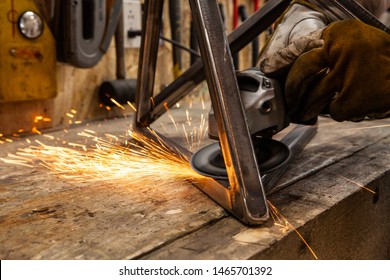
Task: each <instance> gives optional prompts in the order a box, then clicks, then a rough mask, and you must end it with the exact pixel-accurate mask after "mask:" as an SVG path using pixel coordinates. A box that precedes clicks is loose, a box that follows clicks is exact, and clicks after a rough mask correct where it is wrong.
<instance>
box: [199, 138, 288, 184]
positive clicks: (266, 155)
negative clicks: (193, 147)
mask: <svg viewBox="0 0 390 280" xmlns="http://www.w3.org/2000/svg"><path fill="white" fill-rule="evenodd" d="M253 145H254V149H255V154H256V159H257V164H258V167H259V171H260V174H265V173H268V172H270V171H272V170H275V169H277V168H279V167H281V166H282V165H283V164H285V163H286V162H287V161H288V159H289V157H290V150H289V148H288V147H287V146H286V145H284V144H283V143H281V142H279V141H276V140H273V139H269V138H260V137H259V138H255V139H254V141H253ZM191 166H192V168H193V169H194V170H195V171H196V172H198V173H199V174H202V175H204V176H207V177H211V178H214V179H220V180H227V179H228V175H227V171H226V167H225V162H224V159H223V156H222V152H221V148H220V145H219V143H218V142H216V143H214V144H211V145H208V146H206V147H203V148H202V149H200V150H198V151H197V152H196V153H194V154H193V156H192V157H191Z"/></svg>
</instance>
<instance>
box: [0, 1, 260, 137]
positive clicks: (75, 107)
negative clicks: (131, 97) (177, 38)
mask: <svg viewBox="0 0 390 280" xmlns="http://www.w3.org/2000/svg"><path fill="white" fill-rule="evenodd" d="M35 2H36V3H37V5H38V6H40V8H41V9H42V7H43V9H44V8H45V7H48V6H47V5H48V4H47V3H48V2H50V1H46V0H35ZM234 2H236V3H237V5H242V4H243V5H245V6H246V8H247V11H248V14H249V15H250V14H252V12H253V11H254V8H255V3H256V2H257V1H252V0H239V1H233V0H223V1H220V3H221V4H222V6H223V11H224V13H225V23H226V29H227V32H230V31H231V30H232V29H233V7H234ZM258 2H259V5H260V6H261V5H263V3H264V2H265V0H261V1H258ZM108 3H109V1H108ZM181 9H182V14H181V34H182V35H181V36H182V44H184V45H186V46H188V45H189V38H190V18H191V14H190V10H189V5H188V2H187V1H181ZM43 12H44V13H45V12H47V11H43ZM168 18H169V11H168V1H165V6H164V20H163V25H164V30H163V33H164V36H166V37H168V38H170V28H169V20H168ZM138 53H139V50H138V49H126V50H125V67H126V75H127V78H136V76H137V66H138V65H137V64H138ZM171 53H172V45H171V44H170V43H167V42H162V44H161V47H160V50H159V59H158V65H157V69H158V70H157V77H156V91H158V90H159V89H160V88H162V87H164V85H166V84H168V83H169V82H170V81H172V80H173V79H174V69H173V63H172V57H171ZM250 56H251V53H250V47H248V48H247V49H245V50H243V51H242V52H241V54H240V68H247V67H249V66H251V59H250ZM182 61H183V70H185V69H186V68H187V67H188V66H189V65H190V54H189V53H187V52H185V51H182ZM53 75H56V77H57V95H56V97H55V98H51V99H43V100H30V101H17V102H16V101H11V102H7V101H4V102H1V103H0V104H1V106H0V137H5V136H6V135H11V134H14V136H18V135H19V134H21V133H30V132H36V133H39V131H41V130H44V129H48V128H50V129H53V128H54V129H59V128H63V127H67V126H69V125H75V124H76V125H77V124H78V123H82V122H88V121H93V120H99V119H107V118H113V117H121V116H124V115H128V114H131V113H132V109H131V108H130V106H125V110H123V109H121V108H119V107H116V106H113V107H106V106H105V105H103V104H101V101H100V99H99V97H98V88H99V86H100V85H101V83H102V82H103V81H107V80H115V79H116V57H115V42H114V40H112V42H111V44H110V47H109V49H108V51H107V53H106V54H105V55H104V56H103V57H102V58H101V60H100V61H99V63H98V64H97V65H95V66H94V67H91V68H87V69H82V68H77V67H74V66H71V65H69V64H67V63H63V62H57V68H56V73H53ZM203 88H205V87H203ZM206 95H207V93H206ZM2 135H3V136H2Z"/></svg>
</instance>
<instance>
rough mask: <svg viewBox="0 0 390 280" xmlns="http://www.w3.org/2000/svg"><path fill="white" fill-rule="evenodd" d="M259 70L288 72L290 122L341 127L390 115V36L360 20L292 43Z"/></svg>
mask: <svg viewBox="0 0 390 280" xmlns="http://www.w3.org/2000/svg"><path fill="white" fill-rule="evenodd" d="M267 62H268V63H267ZM290 67H291V68H290ZM261 69H262V70H263V72H265V73H266V74H269V75H271V76H272V75H277V74H278V72H280V71H281V70H283V69H287V71H288V72H287V73H288V74H287V78H286V84H285V96H286V103H287V108H288V109H289V111H290V112H289V113H290V116H291V121H292V122H296V123H313V122H315V121H316V119H317V116H318V115H319V114H321V113H329V114H330V116H331V117H332V118H333V119H335V120H337V121H344V120H352V121H360V120H363V119H364V118H365V117H372V118H383V117H386V116H388V115H389V114H390V35H389V34H387V33H385V32H383V31H381V30H378V29H376V28H374V27H371V26H368V25H366V24H364V23H362V22H360V21H358V20H355V19H353V20H345V21H338V22H335V23H332V24H330V25H329V26H328V27H326V28H324V29H322V30H319V31H315V32H313V33H311V34H309V35H307V36H304V37H302V38H300V39H298V40H296V41H294V42H293V43H292V44H290V45H289V46H287V47H286V48H283V49H280V50H279V51H278V52H276V53H275V54H274V55H273V56H272V57H270V59H269V60H264V61H263V62H262V64H261Z"/></svg>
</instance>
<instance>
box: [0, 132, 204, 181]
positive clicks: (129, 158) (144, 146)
mask: <svg viewBox="0 0 390 280" xmlns="http://www.w3.org/2000/svg"><path fill="white" fill-rule="evenodd" d="M150 131H151V133H152V134H153V135H155V138H156V139H155V140H153V139H149V138H148V137H146V136H144V135H142V134H140V133H137V132H133V131H128V133H129V135H130V137H131V138H132V140H133V141H131V142H128V145H127V146H124V145H122V143H121V142H120V141H119V137H116V136H115V137H114V138H113V137H112V136H113V135H110V134H107V135H105V136H104V137H98V136H97V133H96V132H94V131H91V130H87V129H86V130H84V131H83V132H81V133H79V136H80V137H82V138H84V139H86V140H88V141H91V143H90V145H85V144H79V143H72V142H69V143H68V146H67V147H66V146H65V147H61V146H58V144H56V143H54V144H53V145H50V144H47V143H43V142H42V141H38V140H35V142H34V144H33V145H31V146H29V147H27V148H20V149H19V150H18V152H17V153H16V154H14V155H12V154H9V155H8V156H7V158H1V159H0V160H2V161H3V162H6V163H11V164H18V165H23V166H28V167H36V166H37V165H39V166H43V167H45V168H47V169H48V170H50V173H51V174H55V175H57V176H59V177H62V178H66V179H69V180H75V181H78V182H110V183H112V184H116V185H122V186H128V187H136V186H137V185H139V184H142V185H145V184H150V185H155V184H156V183H158V184H159V185H160V184H161V183H168V182H170V183H172V182H183V180H190V179H193V180H201V179H202V178H203V179H205V177H203V176H201V175H199V174H198V173H196V172H195V171H193V170H192V168H191V166H190V164H189V159H188V158H187V157H186V156H185V155H183V154H181V153H179V152H178V151H172V149H170V148H168V145H166V144H165V143H164V141H163V140H162V139H161V138H160V137H158V135H157V134H156V133H155V132H154V131H153V130H150ZM47 140H48V141H50V140H51V139H50V138H48V139H47ZM113 140H115V141H113ZM156 176H158V179H157V180H156Z"/></svg>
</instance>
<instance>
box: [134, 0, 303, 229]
mask: <svg viewBox="0 0 390 280" xmlns="http://www.w3.org/2000/svg"><path fill="white" fill-rule="evenodd" d="M289 2H290V1H283V0H271V1H269V3H268V4H267V5H266V6H267V8H266V9H265V10H263V9H261V10H259V13H256V14H255V15H256V16H255V17H254V20H251V18H249V19H248V20H247V21H245V22H244V23H243V24H242V28H241V29H240V27H241V26H240V27H239V28H238V29H237V30H240V31H239V32H238V31H237V32H236V33H234V32H233V33H232V34H231V36H229V40H228V38H227V36H226V34H225V30H224V28H223V26H222V21H221V18H220V14H219V7H218V3H217V1H210V0H190V7H191V11H192V17H193V20H194V25H195V27H196V33H197V40H198V42H199V49H200V52H201V61H199V62H196V63H195V64H194V65H193V66H192V67H191V68H190V69H189V70H188V71H189V72H186V73H187V74H186V73H184V74H183V75H182V76H180V77H179V78H178V79H177V80H176V81H177V82H173V83H172V85H171V86H170V87H169V90H167V91H165V92H162V93H160V94H159V95H157V96H156V97H155V98H154V99H153V88H154V78H155V72H156V61H157V52H158V46H159V32H160V30H161V18H162V8H163V1H162V0H145V4H144V18H143V28H142V39H141V50H140V59H139V69H138V80H137V96H136V109H137V111H136V112H135V117H134V129H135V130H137V131H138V132H141V133H142V134H144V135H146V136H147V137H151V138H153V137H155V135H154V134H153V133H150V131H149V130H148V128H147V127H148V126H149V125H150V124H151V123H152V122H153V121H154V120H155V119H156V118H157V117H158V116H160V115H162V106H164V107H165V106H172V102H173V101H176V102H177V101H178V100H179V99H180V98H181V97H184V95H185V94H186V93H188V92H189V91H190V90H191V89H193V88H194V85H196V83H199V82H200V81H202V80H203V79H204V77H206V80H207V83H208V87H209V91H210V97H211V101H212V106H213V110H214V112H215V120H216V124H217V129H218V138H219V141H220V145H221V151H222V156H223V158H224V162H225V166H226V171H227V175H228V180H213V179H211V178H209V179H205V180H204V181H202V182H193V184H194V185H195V186H197V187H198V188H199V189H200V190H202V191H203V192H205V193H206V194H207V195H208V196H210V197H211V198H212V199H214V200H215V201H216V202H217V203H218V204H220V205H221V206H222V207H224V208H225V209H226V210H227V211H229V212H230V213H232V214H233V215H234V216H235V217H237V218H238V219H239V220H240V221H241V222H243V223H246V224H251V225H256V224H262V223H263V222H265V221H267V220H268V217H269V212H268V207H267V201H266V196H265V189H264V186H263V184H262V176H261V174H260V172H259V168H258V165H257V157H256V153H255V146H254V145H253V143H252V135H251V133H250V130H249V127H248V123H247V119H246V115H245V110H244V106H243V104H242V101H241V97H240V90H239V88H238V84H237V79H236V73H235V70H234V66H233V61H232V53H233V52H235V53H236V52H237V51H238V50H239V49H241V48H243V47H244V46H245V45H246V44H249V43H250V42H251V41H252V40H253V39H254V37H256V36H258V35H259V33H260V32H262V31H263V30H264V28H266V27H268V26H269V25H271V24H272V22H273V21H274V20H275V19H276V18H277V17H278V16H279V15H280V14H281V13H282V12H283V10H284V9H285V8H286V7H287V5H288V4H289ZM270 15H272V16H270ZM261 19H264V22H263V23H262V24H260V25H259V28H258V29H256V28H255V23H256V22H257V23H258V22H259V21H261ZM229 41H230V44H229ZM202 68H203V70H204V75H203V72H202ZM165 110H166V108H164V111H165ZM298 134H299V135H307V130H305V129H303V130H300V131H299V132H298ZM299 135H298V138H299ZM303 138H305V137H303ZM289 141H290V143H284V144H286V146H288V147H289V149H291V147H290V144H294V145H295V144H296V145H297V146H299V141H298V142H297V141H295V139H291V138H290V139H289ZM164 142H166V143H167V145H168V146H169V148H170V149H171V150H172V152H174V153H177V154H186V155H187V156H190V155H191V153H190V152H189V151H188V150H186V149H184V148H182V147H180V145H178V144H177V143H175V142H173V141H170V140H169V139H168V140H167V141H165V140H164ZM275 171H276V170H275ZM275 171H273V172H271V173H272V174H275V175H269V176H268V177H267V178H270V179H267V180H268V182H271V183H275V182H276V180H277V178H276V177H274V176H278V177H280V174H281V173H275ZM264 176H266V175H263V177H264Z"/></svg>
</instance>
